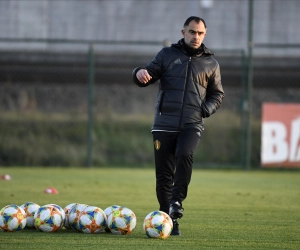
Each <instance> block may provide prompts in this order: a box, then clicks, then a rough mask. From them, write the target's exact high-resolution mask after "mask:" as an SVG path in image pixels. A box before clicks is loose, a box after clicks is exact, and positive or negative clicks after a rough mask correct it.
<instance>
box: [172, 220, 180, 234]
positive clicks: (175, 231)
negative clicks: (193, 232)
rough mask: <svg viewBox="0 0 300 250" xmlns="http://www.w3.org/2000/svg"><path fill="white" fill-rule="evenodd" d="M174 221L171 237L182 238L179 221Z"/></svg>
mask: <svg viewBox="0 0 300 250" xmlns="http://www.w3.org/2000/svg"><path fill="white" fill-rule="evenodd" d="M172 221H173V229H172V232H171V235H177V236H180V235H181V233H180V230H179V224H178V222H177V220H172Z"/></svg>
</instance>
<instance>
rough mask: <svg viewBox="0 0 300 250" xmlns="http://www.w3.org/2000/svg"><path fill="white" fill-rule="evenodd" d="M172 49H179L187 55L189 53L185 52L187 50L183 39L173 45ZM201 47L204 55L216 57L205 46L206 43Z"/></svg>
mask: <svg viewBox="0 0 300 250" xmlns="http://www.w3.org/2000/svg"><path fill="white" fill-rule="evenodd" d="M171 47H176V48H179V49H181V50H182V51H184V52H185V53H187V52H186V50H185V48H184V39H183V38H182V39H180V40H179V41H178V42H177V43H173V44H171ZM200 47H201V48H202V49H203V53H204V54H206V55H214V53H212V52H210V50H209V49H208V48H207V47H206V46H205V45H204V43H202V44H201V46H200ZM198 54H199V53H198ZM198 54H196V55H198Z"/></svg>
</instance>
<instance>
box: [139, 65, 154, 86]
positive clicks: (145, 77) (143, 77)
mask: <svg viewBox="0 0 300 250" xmlns="http://www.w3.org/2000/svg"><path fill="white" fill-rule="evenodd" d="M136 78H137V79H138V80H139V81H140V82H141V83H145V84H146V83H147V82H149V81H150V80H151V79H152V77H151V76H150V75H149V74H148V71H147V70H146V69H140V70H139V71H138V72H137V73H136Z"/></svg>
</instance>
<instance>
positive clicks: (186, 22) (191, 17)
mask: <svg viewBox="0 0 300 250" xmlns="http://www.w3.org/2000/svg"><path fill="white" fill-rule="evenodd" d="M191 21H195V22H196V23H199V22H202V23H203V24H204V27H205V29H206V23H205V21H204V19H203V18H201V17H197V16H190V17H189V18H188V19H186V21H185V22H184V24H183V28H184V27H186V26H188V25H189V24H190V22H191Z"/></svg>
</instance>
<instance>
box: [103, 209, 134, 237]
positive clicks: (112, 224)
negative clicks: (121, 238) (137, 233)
mask: <svg viewBox="0 0 300 250" xmlns="http://www.w3.org/2000/svg"><path fill="white" fill-rule="evenodd" d="M107 225H108V227H109V229H110V231H111V232H112V233H113V234H123V235H125V234H131V233H132V232H133V230H134V229H135V227H136V216H135V214H134V212H133V211H132V210H130V209H129V208H127V207H119V208H116V209H114V210H113V211H112V212H111V213H110V215H109V216H108V218H107Z"/></svg>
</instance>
